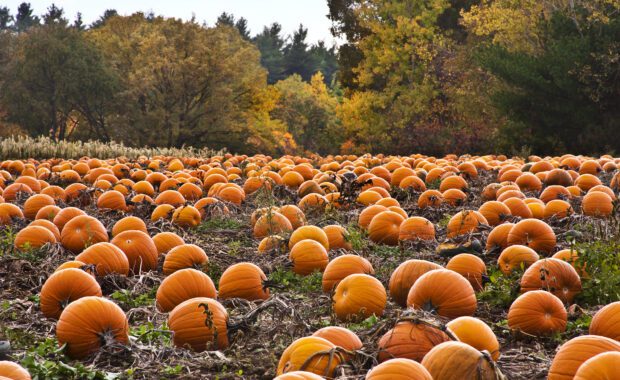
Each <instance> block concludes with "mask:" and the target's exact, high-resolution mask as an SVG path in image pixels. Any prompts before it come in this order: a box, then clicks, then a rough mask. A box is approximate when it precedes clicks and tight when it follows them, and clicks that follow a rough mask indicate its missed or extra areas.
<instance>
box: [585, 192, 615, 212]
mask: <svg viewBox="0 0 620 380" xmlns="http://www.w3.org/2000/svg"><path fill="white" fill-rule="evenodd" d="M613 208H614V207H613V200H612V198H611V197H610V196H609V194H607V193H604V192H601V191H594V192H590V193H588V194H586V195H585V196H584V197H583V200H582V202H581V209H582V211H583V213H584V214H585V215H588V216H594V217H599V218H605V217H608V216H610V215H611V213H612V212H613Z"/></svg>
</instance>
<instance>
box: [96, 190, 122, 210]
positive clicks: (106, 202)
mask: <svg viewBox="0 0 620 380" xmlns="http://www.w3.org/2000/svg"><path fill="white" fill-rule="evenodd" d="M97 208H99V209H102V210H116V211H127V203H126V202H125V196H124V195H123V194H122V193H121V192H119V191H116V190H109V191H106V192H105V193H103V194H101V195H100V196H99V197H98V198H97Z"/></svg>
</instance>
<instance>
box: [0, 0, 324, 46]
mask: <svg viewBox="0 0 620 380" xmlns="http://www.w3.org/2000/svg"><path fill="white" fill-rule="evenodd" d="M23 1H24V0H0V6H7V7H9V8H10V9H11V11H12V13H13V14H15V13H16V11H17V7H18V5H19V4H20V3H22V2H23ZM26 2H29V3H30V5H31V6H32V7H33V8H34V12H35V14H37V15H41V14H43V13H45V12H46V10H47V7H49V6H50V5H51V4H52V3H55V4H56V6H58V7H60V8H63V9H64V11H65V16H66V17H67V18H68V19H69V20H71V21H73V19H74V18H75V15H76V14H77V13H78V12H81V13H82V18H83V20H84V23H86V24H90V23H92V22H93V21H95V20H96V19H98V18H99V16H101V15H102V14H103V12H104V11H105V10H106V9H111V8H112V9H116V10H117V11H118V12H119V14H121V15H127V14H131V13H133V12H137V11H142V12H145V13H147V12H150V11H153V13H155V15H163V16H166V17H176V18H182V19H186V20H187V19H191V18H192V16H193V15H195V16H196V20H197V21H198V22H203V21H204V22H206V23H207V24H208V25H213V24H214V23H215V21H216V20H217V17H218V16H219V15H220V14H221V13H222V12H228V13H232V14H234V15H235V16H236V17H237V18H239V17H245V18H246V19H247V20H248V25H249V27H250V29H251V31H252V35H254V34H256V33H259V32H260V31H261V30H262V29H263V26H265V25H270V24H272V23H273V22H278V23H280V24H281V25H282V30H283V32H284V34H285V35H289V34H292V33H293V31H295V30H296V29H297V28H298V27H299V24H300V23H301V24H304V26H305V27H307V28H308V41H309V42H311V43H316V42H317V41H319V40H323V41H325V42H326V43H327V44H328V45H331V44H332V43H334V42H336V40H335V39H334V38H333V37H332V36H331V34H330V32H329V27H330V25H331V23H330V21H329V19H328V18H327V16H326V15H327V13H328V7H327V0H174V1H171V0H166V1H164V0H150V1H147V0H124V1H120V0H56V1H54V0H26Z"/></svg>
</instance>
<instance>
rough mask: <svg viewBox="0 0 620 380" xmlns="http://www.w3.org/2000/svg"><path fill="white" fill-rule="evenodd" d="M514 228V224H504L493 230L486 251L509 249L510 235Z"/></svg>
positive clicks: (488, 237)
mask: <svg viewBox="0 0 620 380" xmlns="http://www.w3.org/2000/svg"><path fill="white" fill-rule="evenodd" d="M513 226H514V224H512V223H504V224H500V225H499V226H496V227H495V228H493V230H491V233H490V234H489V236H487V242H486V250H487V251H494V250H498V249H504V248H506V247H508V233H509V232H510V230H511V229H512V227H513Z"/></svg>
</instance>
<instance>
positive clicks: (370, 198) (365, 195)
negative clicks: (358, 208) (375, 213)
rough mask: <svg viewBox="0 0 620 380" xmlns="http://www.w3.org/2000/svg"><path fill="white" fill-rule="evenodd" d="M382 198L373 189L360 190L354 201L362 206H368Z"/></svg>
mask: <svg viewBox="0 0 620 380" xmlns="http://www.w3.org/2000/svg"><path fill="white" fill-rule="evenodd" d="M381 199H383V196H382V195H381V194H379V193H378V192H376V191H374V190H366V191H362V192H361V193H360V195H359V196H358V197H357V199H356V202H357V203H360V204H362V205H364V206H369V205H373V204H375V203H377V202H378V201H379V200H381Z"/></svg>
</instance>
